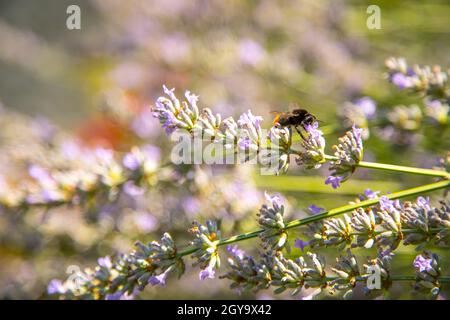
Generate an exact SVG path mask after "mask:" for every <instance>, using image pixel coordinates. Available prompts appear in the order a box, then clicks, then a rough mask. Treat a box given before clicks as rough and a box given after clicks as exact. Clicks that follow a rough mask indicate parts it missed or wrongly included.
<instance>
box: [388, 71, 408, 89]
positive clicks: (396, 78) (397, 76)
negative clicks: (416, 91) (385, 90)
mask: <svg viewBox="0 0 450 320" xmlns="http://www.w3.org/2000/svg"><path fill="white" fill-rule="evenodd" d="M391 82H392V83H393V84H394V85H395V86H397V88H399V89H405V88H409V87H411V79H409V78H408V77H407V76H405V75H404V74H402V73H400V72H396V73H394V74H393V75H392V76H391Z"/></svg>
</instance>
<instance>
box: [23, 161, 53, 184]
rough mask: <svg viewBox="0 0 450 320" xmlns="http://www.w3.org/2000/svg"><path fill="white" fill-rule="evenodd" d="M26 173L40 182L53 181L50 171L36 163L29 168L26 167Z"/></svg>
mask: <svg viewBox="0 0 450 320" xmlns="http://www.w3.org/2000/svg"><path fill="white" fill-rule="evenodd" d="M28 174H29V175H30V177H32V178H33V179H35V180H36V181H37V182H39V183H40V184H47V183H49V182H52V181H53V179H52V178H51V176H50V173H49V172H48V171H47V170H45V169H44V168H42V167H40V166H37V165H32V166H30V168H28Z"/></svg>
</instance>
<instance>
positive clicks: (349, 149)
mask: <svg viewBox="0 0 450 320" xmlns="http://www.w3.org/2000/svg"><path fill="white" fill-rule="evenodd" d="M362 132H363V130H362V129H360V128H357V127H356V126H353V127H352V130H350V131H347V133H346V134H345V136H343V137H341V138H339V142H340V143H339V144H338V145H335V146H333V149H334V150H335V152H334V155H335V157H336V158H337V159H336V160H333V161H332V162H331V166H330V170H331V171H332V173H331V176H330V177H328V178H327V180H326V182H325V183H326V184H329V183H331V185H332V186H333V188H337V187H338V186H339V184H340V183H341V182H344V181H345V180H347V179H348V178H349V177H350V176H351V175H352V174H353V172H354V171H355V169H356V166H357V165H358V163H359V162H360V161H361V160H362V158H363V154H364V148H363V142H362ZM333 177H334V178H333Z"/></svg>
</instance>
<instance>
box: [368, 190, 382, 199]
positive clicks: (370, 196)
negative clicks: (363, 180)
mask: <svg viewBox="0 0 450 320" xmlns="http://www.w3.org/2000/svg"><path fill="white" fill-rule="evenodd" d="M379 194H380V191H372V190H370V189H366V190H364V195H365V196H366V198H367V199H376V198H378V195H379Z"/></svg>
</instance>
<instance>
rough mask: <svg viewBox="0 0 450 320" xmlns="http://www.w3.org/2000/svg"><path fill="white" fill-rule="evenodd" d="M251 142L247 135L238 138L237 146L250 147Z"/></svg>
mask: <svg viewBox="0 0 450 320" xmlns="http://www.w3.org/2000/svg"><path fill="white" fill-rule="evenodd" d="M251 144H252V141H251V140H250V138H249V137H243V138H241V139H239V141H238V146H239V148H240V149H241V150H248V149H250V146H251Z"/></svg>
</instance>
